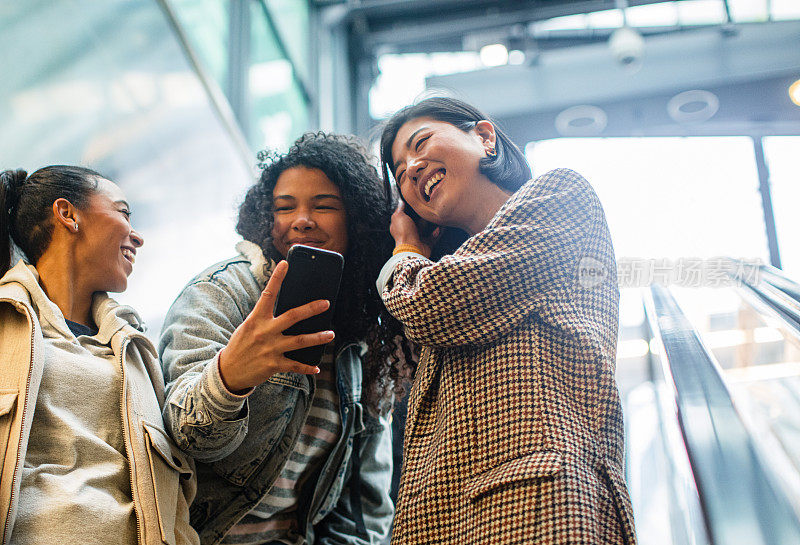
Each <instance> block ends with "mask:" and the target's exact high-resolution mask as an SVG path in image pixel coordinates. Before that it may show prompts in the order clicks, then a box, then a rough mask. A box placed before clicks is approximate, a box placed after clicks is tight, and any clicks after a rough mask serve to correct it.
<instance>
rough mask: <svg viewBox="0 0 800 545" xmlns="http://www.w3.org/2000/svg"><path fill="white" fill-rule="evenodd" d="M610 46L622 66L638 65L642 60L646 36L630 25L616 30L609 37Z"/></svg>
mask: <svg viewBox="0 0 800 545" xmlns="http://www.w3.org/2000/svg"><path fill="white" fill-rule="evenodd" d="M608 47H609V48H610V49H611V53H612V54H613V55H614V58H615V59H616V60H617V62H618V63H620V64H621V65H622V66H625V67H637V66H638V65H639V64H641V62H642V57H643V56H644V38H642V35H641V34H639V33H638V32H637V31H636V30H634V29H632V28H631V27H629V26H624V27H622V28H618V29H617V30H615V31H614V32H613V33H612V34H611V37H610V38H609V39H608Z"/></svg>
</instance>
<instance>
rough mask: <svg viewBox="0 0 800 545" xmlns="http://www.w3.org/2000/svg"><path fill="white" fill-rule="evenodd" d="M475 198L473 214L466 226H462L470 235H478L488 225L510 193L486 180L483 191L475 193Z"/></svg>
mask: <svg viewBox="0 0 800 545" xmlns="http://www.w3.org/2000/svg"><path fill="white" fill-rule="evenodd" d="M475 196H476V197H477V202H476V206H475V213H474V214H473V215H472V216H471V217H470V218H469V219H468V221H467V225H465V226H464V228H465V230H466V231H467V233H469V234H470V235H474V234H477V233H480V232H481V231H483V230H484V229H485V228H486V226H487V225H489V222H490V221H492V218H493V217H494V216H495V214H497V211H498V210H500V208H501V207H502V206H503V205H504V204H505V203H506V201H507V200H508V198H509V197H511V192H509V191H506V190H505V189H503V188H501V187H500V186H497V185H495V184H493V183H492V182H490V181H488V180H487V181H486V184H485V185H484V187H483V190H482V191H480V192H476V193H475Z"/></svg>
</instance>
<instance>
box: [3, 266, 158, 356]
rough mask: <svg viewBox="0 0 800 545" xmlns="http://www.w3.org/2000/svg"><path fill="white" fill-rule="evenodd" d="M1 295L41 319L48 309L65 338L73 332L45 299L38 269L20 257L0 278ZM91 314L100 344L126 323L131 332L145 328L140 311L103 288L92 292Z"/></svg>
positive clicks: (49, 317)
mask: <svg viewBox="0 0 800 545" xmlns="http://www.w3.org/2000/svg"><path fill="white" fill-rule="evenodd" d="M6 294H7V295H6ZM0 297H7V298H9V299H13V300H15V301H17V302H19V303H22V304H24V305H27V306H29V307H31V308H32V309H36V312H35V314H36V315H37V316H38V317H39V320H40V321H41V315H42V314H43V313H47V314H48V316H47V319H48V320H47V321H48V322H49V323H50V324H51V325H52V327H53V328H55V329H56V330H57V331H58V332H59V333H60V334H62V335H64V336H65V337H67V338H70V337H73V336H74V335H73V334H72V332H71V331H70V329H69V327H67V322H66V320H65V319H64V314H63V313H62V312H61V309H59V308H58V306H57V305H56V304H55V303H53V302H52V301H51V300H50V299H48V297H47V295H46V294H45V293H44V290H42V287H41V286H40V285H39V273H38V272H37V270H36V267H34V266H33V265H30V264H28V263H25V262H24V261H23V260H21V259H20V260H19V262H17V264H16V265H15V266H14V267H12V268H11V269H9V271H8V272H7V273H6V274H5V276H3V277H2V279H0ZM92 318H93V319H94V322H95V324H97V326H98V333H97V339H98V341H99V342H101V343H102V344H108V343H109V341H110V340H111V337H113V336H114V334H115V333H116V332H117V331H119V330H120V329H123V328H126V327H129V328H130V333H137V332H138V333H143V332H144V324H143V323H142V319H141V318H140V317H139V314H137V312H136V311H135V310H134V309H133V308H131V307H129V306H125V305H120V304H119V303H117V302H116V301H115V300H114V299H112V298H111V297H109V296H108V294H107V293H105V292H98V293H96V294H95V295H94V297H93V299H92Z"/></svg>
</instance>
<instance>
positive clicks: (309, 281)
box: [275, 244, 344, 365]
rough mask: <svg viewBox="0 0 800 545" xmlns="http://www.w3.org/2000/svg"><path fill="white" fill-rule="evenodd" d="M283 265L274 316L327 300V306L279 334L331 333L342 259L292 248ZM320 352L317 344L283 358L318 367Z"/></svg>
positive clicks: (310, 249) (324, 252)
mask: <svg viewBox="0 0 800 545" xmlns="http://www.w3.org/2000/svg"><path fill="white" fill-rule="evenodd" d="M286 261H288V262H289V270H288V271H287V272H286V277H285V278H284V279H283V284H282V285H281V290H280V291H279V292H278V300H277V301H276V302H275V316H280V315H281V314H283V313H284V312H286V311H287V310H289V309H292V308H295V307H299V306H302V305H305V304H306V303H310V302H311V301H316V300H317V299H327V300H328V301H330V302H331V306H330V307H328V310H326V311H325V312H323V313H322V314H317V315H316V316H312V317H311V318H307V319H305V320H301V321H300V322H297V323H296V324H294V325H293V326H292V327H290V328H289V329H287V330H286V331H284V332H283V333H284V334H285V335H300V334H303V333H317V332H319V331H327V330H329V329H331V326H332V324H333V309H334V306H335V304H336V296H337V295H338V293H339V283H340V282H341V280H342V269H343V268H344V257H342V254H339V253H337V252H332V251H330V250H322V249H320V248H314V247H312V246H305V245H303V244H295V245H294V246H292V247H291V248H289V253H288V255H287V256H286ZM324 350H325V345H322V344H321V345H317V346H309V347H307V348H301V349H299V350H292V351H290V352H286V353H285V356H286V357H287V358H290V359H293V360H295V361H299V362H300V363H305V364H307V365H319V362H320V360H321V359H322V352H323V351H324Z"/></svg>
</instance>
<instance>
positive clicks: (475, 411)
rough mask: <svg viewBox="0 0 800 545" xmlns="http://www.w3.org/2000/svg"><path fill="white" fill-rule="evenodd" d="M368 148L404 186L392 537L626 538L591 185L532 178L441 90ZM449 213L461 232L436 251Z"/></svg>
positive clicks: (608, 264)
mask: <svg viewBox="0 0 800 545" xmlns="http://www.w3.org/2000/svg"><path fill="white" fill-rule="evenodd" d="M381 162H382V164H383V174H384V183H385V187H386V190H387V195H386V196H387V199H391V194H390V192H389V187H390V180H391V178H393V179H394V180H395V184H396V186H397V190H398V191H399V193H400V196H401V197H402V200H401V202H400V203H399V205H398V207H397V209H396V210H395V212H394V214H393V215H392V220H391V233H392V235H393V237H394V239H395V250H394V252H393V253H394V254H395V255H393V257H392V258H391V259H389V260H388V261H387V263H386V265H385V266H384V267H383V269H382V270H381V273H380V275H379V279H378V285H379V289H380V291H381V294H382V297H383V300H384V303H385V304H386V307H387V308H388V310H389V312H391V313H392V314H393V315H394V316H395V317H396V318H397V319H398V320H400V321H401V322H402V324H403V326H404V327H405V333H406V334H407V335H408V338H409V339H410V340H411V341H414V342H416V343H418V344H419V345H421V346H422V356H421V359H420V362H419V365H418V367H417V369H416V373H415V376H414V384H413V387H412V390H411V395H410V398H409V402H408V415H409V416H408V420H407V422H406V431H405V443H404V452H403V455H404V462H403V472H402V477H401V483H400V493H399V497H398V502H397V513H396V516H395V520H394V530H393V539H392V543H393V544H396V545H401V544H409V545H410V544H417V543H452V544H461V543H492V544H500V545H501V544H511V543H551V544H565V545H566V544H568V543H605V544H620V545H622V544H627V545H631V544H632V543H634V541H635V535H634V529H633V528H634V527H633V518H632V511H631V505H630V500H629V497H628V492H627V489H626V486H625V482H624V470H623V457H624V456H623V452H624V449H623V426H622V411H621V406H620V400H619V394H618V392H617V387H616V383H615V381H614V366H615V361H616V357H615V356H616V340H617V313H618V299H619V291H618V289H617V284H616V264H615V261H614V251H613V247H612V244H611V237H610V235H609V231H608V226H607V224H606V219H605V215H604V213H603V208H602V206H601V205H600V201H599V200H598V198H597V195H595V193H594V191H593V190H592V188H591V186H590V185H589V184H588V182H587V181H586V180H584V179H583V178H582V177H581V176H580V175H579V174H577V173H575V172H573V171H571V170H567V169H557V170H554V171H551V172H548V173H546V174H544V175H542V176H540V177H538V178H536V179H530V178H531V171H530V168H529V167H528V165H527V163H526V162H525V158H524V156H523V154H522V152H521V151H520V150H519V148H517V146H515V145H514V143H513V142H511V141H510V140H509V139H508V138H507V137H506V136H505V135H504V134H503V132H502V131H501V130H500V129H499V128H498V127H497V124H496V123H495V122H493V121H492V120H491V119H490V118H489V117H487V116H486V115H484V114H483V113H481V112H480V111H478V110H477V109H476V108H474V107H472V106H470V105H468V104H465V103H463V102H461V101H458V100H455V99H452V98H430V99H427V100H423V101H421V102H419V103H418V104H414V105H411V106H408V107H406V108H403V109H401V110H400V111H399V112H397V113H396V114H395V115H394V116H392V118H391V119H390V120H389V121H388V122H387V123H386V125H385V127H384V131H383V135H382V138H381ZM407 211H408V212H409V213H407ZM411 211H413V213H414V216H413V218H412V215H411V213H410V212H411ZM415 220H416V221H415ZM445 229H451V230H460V231H461V232H463V233H464V234H465V237H466V239H465V240H463V239H462V240H463V242H462V243H461V244H460V245H458V246H457V247H453V246H450V248H441V247H440V252H441V253H442V254H443V255H442V256H441V257H440V258H439V259H438V260H436V261H434V260H432V259H431V255H432V247H433V246H434V245H435V242H436V237H437V236H439V233H440V232H441V231H442V230H445ZM437 230H438V231H437ZM451 242H452V241H451ZM588 268H591V270H592V271H593V272H598V273H602V274H594V275H591V276H588V275H582V272H581V271H583V270H586V269H588Z"/></svg>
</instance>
